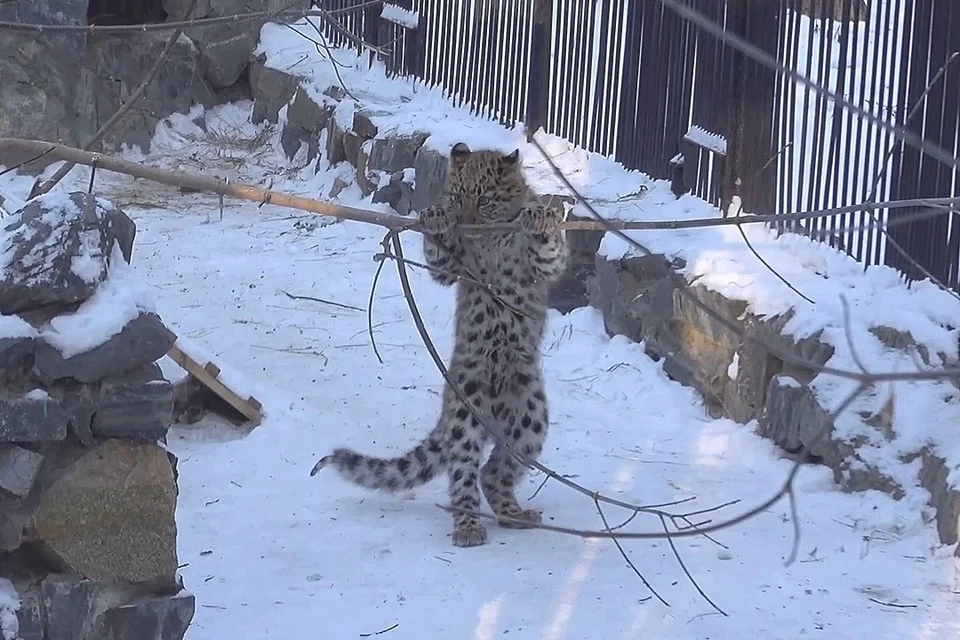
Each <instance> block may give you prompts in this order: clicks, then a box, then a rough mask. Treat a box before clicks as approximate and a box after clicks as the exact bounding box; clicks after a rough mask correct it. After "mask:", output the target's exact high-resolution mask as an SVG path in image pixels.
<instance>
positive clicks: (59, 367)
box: [34, 313, 177, 384]
mask: <svg viewBox="0 0 960 640" xmlns="http://www.w3.org/2000/svg"><path fill="white" fill-rule="evenodd" d="M176 339H177V338H176V336H175V335H174V334H173V333H172V332H171V331H170V330H169V329H167V328H166V327H165V326H164V324H163V321H161V320H160V317H159V316H158V315H157V314H155V313H141V314H140V315H139V316H137V317H136V318H134V319H133V320H131V321H130V322H128V323H127V324H126V326H124V327H123V329H122V330H121V331H120V333H118V334H116V335H114V336H113V337H111V338H110V339H108V340H107V341H106V342H104V343H102V344H100V345H98V346H96V347H93V348H92V349H89V350H87V351H84V352H82V353H78V354H74V355H70V356H69V357H65V356H64V355H63V353H62V352H61V351H60V350H59V349H57V348H56V347H54V346H52V345H50V344H47V343H46V342H44V343H41V344H40V345H39V346H38V347H37V350H36V357H35V359H34V370H35V373H36V376H37V377H38V378H39V379H40V380H41V381H42V382H44V384H51V383H53V382H55V381H57V380H60V379H63V378H70V379H73V380H76V381H78V382H85V383H91V382H99V381H100V380H103V379H104V378H106V377H108V376H112V375H120V374H123V373H126V372H128V371H131V370H133V369H136V368H137V367H142V366H144V365H148V364H150V363H151V362H155V361H157V360H159V359H160V358H162V357H163V356H164V355H166V353H167V352H168V351H170V347H172V346H173V343H174V342H176Z"/></svg>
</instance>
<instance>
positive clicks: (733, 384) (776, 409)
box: [251, 25, 960, 544]
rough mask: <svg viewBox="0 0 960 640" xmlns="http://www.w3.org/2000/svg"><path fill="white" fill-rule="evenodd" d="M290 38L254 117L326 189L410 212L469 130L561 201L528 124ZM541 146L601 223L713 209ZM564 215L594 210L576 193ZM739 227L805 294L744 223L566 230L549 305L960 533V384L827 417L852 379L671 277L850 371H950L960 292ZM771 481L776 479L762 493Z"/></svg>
mask: <svg viewBox="0 0 960 640" xmlns="http://www.w3.org/2000/svg"><path fill="white" fill-rule="evenodd" d="M283 34H284V32H283V29H282V28H281V27H278V26H276V25H266V26H265V27H264V30H263V32H262V35H261V44H260V46H259V48H258V50H257V51H256V52H255V55H257V56H258V59H257V60H256V61H255V62H254V63H253V65H252V67H251V69H252V74H251V82H252V84H253V86H252V89H253V95H254V97H255V105H254V117H255V118H257V119H259V120H260V121H262V120H270V121H271V122H275V123H277V124H278V125H279V126H280V127H282V129H283V132H284V135H283V138H284V146H285V149H286V151H287V153H288V155H290V156H291V157H300V158H301V159H303V160H304V161H312V162H316V163H317V164H316V166H317V170H322V169H324V168H327V167H330V166H336V167H337V168H338V171H340V175H342V176H347V179H344V178H339V179H338V180H337V181H336V184H335V186H334V188H333V189H332V190H331V192H330V193H329V194H322V195H325V196H329V197H331V198H336V197H337V195H338V194H339V193H340V192H342V191H343V190H344V189H347V188H352V187H353V186H354V185H355V186H356V187H358V188H359V189H360V190H361V192H362V193H363V194H364V195H367V196H369V197H370V198H371V200H370V202H371V206H381V207H383V208H385V209H387V208H393V209H395V210H396V211H398V212H399V213H402V214H406V213H408V212H411V211H416V210H418V209H420V208H422V207H424V206H426V205H429V204H432V203H434V202H436V200H437V198H438V197H439V194H440V189H441V185H442V181H443V175H444V171H445V170H446V162H447V153H448V151H449V149H450V148H451V147H452V145H453V144H454V143H456V142H459V141H464V142H466V143H467V144H468V145H470V146H471V147H474V148H484V147H485V148H498V149H503V150H505V151H509V150H513V149H515V148H519V149H520V151H521V158H522V162H523V167H524V171H525V172H526V174H527V176H528V179H529V181H530V182H531V184H532V185H533V186H534V188H535V189H537V190H538V191H539V193H541V194H544V197H553V198H557V197H563V198H564V199H567V200H568V201H569V198H568V194H566V192H565V189H564V187H563V186H562V185H561V184H560V183H559V182H558V181H557V180H556V178H555V177H554V175H553V173H552V170H551V169H550V167H549V166H548V165H547V164H546V163H545V162H543V161H542V159H541V157H540V154H539V152H538V151H537V149H536V148H535V147H534V146H532V145H530V144H528V143H527V141H526V138H525V134H524V131H523V129H522V127H519V126H518V127H515V128H513V129H509V130H508V129H505V128H503V127H501V126H500V125H499V124H497V123H495V122H492V121H490V120H486V119H483V118H480V117H478V116H475V115H473V114H471V113H470V112H469V110H468V109H467V108H465V107H457V106H454V105H453V104H452V103H451V102H450V101H449V100H447V99H446V98H445V97H444V96H443V95H442V93H441V92H440V91H439V90H438V89H436V88H428V87H424V86H423V85H414V84H413V83H411V82H409V81H406V80H403V79H400V78H387V77H386V76H385V75H384V74H383V70H382V68H380V67H377V66H374V67H373V69H372V70H368V67H367V64H366V59H365V58H363V59H358V58H357V57H356V55H355V54H354V53H352V52H349V51H339V52H336V56H337V58H338V62H339V63H340V64H339V65H338V71H339V77H338V76H337V75H336V74H335V73H334V70H333V66H332V65H331V64H330V63H329V62H328V61H326V60H317V59H316V58H315V57H312V56H311V48H310V47H311V45H310V44H309V43H308V42H306V41H304V43H303V45H302V49H301V48H299V47H298V46H296V45H295V46H291V44H290V41H289V40H288V39H285V38H283ZM341 81H342V83H343V85H346V86H348V87H349V89H350V92H349V93H350V95H348V94H347V92H346V91H345V90H344V89H343V88H342V84H341ZM355 98H356V99H355ZM397 105H403V108H402V109H399V108H397ZM538 142H540V144H541V145H542V146H543V147H544V148H545V149H546V150H547V152H548V153H550V154H551V156H552V157H553V158H554V161H555V162H556V163H557V164H558V165H559V167H560V168H561V169H562V170H563V171H564V173H565V175H566V176H567V177H568V178H569V180H570V181H571V182H572V183H573V184H574V185H575V186H576V187H577V188H578V190H580V192H581V193H582V194H583V196H584V197H586V198H587V199H588V200H589V201H590V202H591V203H592V205H593V206H594V207H595V208H596V209H597V210H598V211H599V212H600V213H601V214H602V215H604V216H606V217H609V218H612V219H618V218H619V219H640V220H651V219H656V220H666V219H690V218H709V217H718V216H719V215H720V212H719V211H718V210H717V209H716V208H715V207H713V206H712V205H710V204H708V203H706V202H704V201H703V200H700V199H697V198H694V197H692V196H690V195H685V196H682V197H680V198H677V197H676V196H674V195H673V194H672V193H671V191H670V184H669V183H668V182H665V181H652V180H650V179H649V178H648V177H647V176H645V175H643V174H640V173H638V172H634V171H627V170H626V169H624V168H623V167H622V166H621V165H619V164H618V163H616V162H614V161H613V160H612V159H610V158H604V157H601V156H599V155H597V154H591V153H587V152H585V151H583V150H582V149H578V148H575V147H573V146H572V145H571V144H569V143H568V142H566V141H564V140H560V139H557V138H554V137H551V136H546V135H542V133H541V134H538ZM348 166H349V171H348V172H347V171H344V167H348ZM549 194H554V195H549ZM556 194H564V195H563V196H557V195H556ZM568 209H569V212H570V214H571V215H578V216H587V212H586V211H585V210H584V208H583V206H582V205H575V206H573V207H572V208H569V207H568ZM745 229H746V234H747V237H748V239H749V240H750V243H751V244H752V245H753V247H754V248H755V249H756V250H757V251H758V252H759V254H760V255H761V256H763V258H764V259H765V260H766V261H767V262H768V263H769V264H770V265H772V267H773V268H774V269H776V270H777V271H778V272H779V273H780V274H781V275H782V276H783V277H785V278H786V279H787V280H789V281H790V282H791V283H792V284H793V285H794V286H795V287H796V288H797V289H798V290H799V291H800V292H802V293H803V294H804V295H806V296H807V297H809V298H810V299H811V300H813V301H814V302H813V303H811V302H808V301H806V300H804V299H803V298H802V297H801V296H799V295H798V294H797V293H795V292H794V291H791V290H790V288H788V287H787V286H786V285H784V284H783V282H782V281H781V280H780V279H779V278H777V276H776V275H774V274H773V273H771V272H770V271H769V270H768V269H767V268H766V267H765V266H764V265H763V264H762V263H761V262H760V261H759V260H758V259H757V257H756V256H755V255H753V254H752V253H751V252H750V250H749V249H748V247H747V246H746V245H745V243H744V241H743V238H742V236H741V235H740V232H739V231H738V230H737V229H736V228H735V227H713V228H709V229H693V230H683V231H661V232H654V231H648V232H631V234H632V235H633V236H634V237H635V238H636V239H637V240H638V241H640V242H641V243H642V244H643V245H645V246H646V247H649V248H650V249H651V251H653V252H654V253H655V254H656V255H652V256H642V255H639V254H638V253H637V252H636V251H635V250H634V249H632V248H631V247H630V246H629V245H627V244H626V243H624V242H623V241H622V240H619V239H618V238H616V237H614V236H612V235H609V234H606V235H605V234H603V233H601V232H571V233H569V234H568V237H569V238H570V240H571V243H572V245H573V250H574V260H573V266H572V267H571V272H570V273H569V274H568V275H567V278H566V280H565V282H564V283H562V285H561V286H560V288H559V291H558V294H557V296H555V298H554V300H553V303H554V306H555V307H556V308H558V309H560V310H561V311H566V310H568V309H570V308H572V307H574V306H578V305H584V304H592V305H594V306H596V307H598V308H600V309H601V310H602V311H603V313H604V318H605V321H606V325H607V329H608V331H609V332H610V333H612V334H614V333H616V334H623V335H626V336H629V337H631V338H633V339H634V340H638V341H643V342H644V345H645V347H646V349H647V351H648V353H649V354H650V355H651V356H652V357H655V358H658V359H662V360H663V366H664V369H665V371H666V372H667V373H668V374H669V375H671V376H672V377H674V378H676V379H677V380H679V381H681V382H683V383H685V384H688V385H690V386H693V387H695V388H697V389H698V390H699V391H700V392H701V393H702V396H703V398H704V403H705V404H706V406H707V407H708V408H709V409H710V411H711V412H712V413H713V414H715V415H718V416H727V417H729V418H732V419H734V420H736V421H739V422H742V423H744V424H745V425H746V426H747V427H748V428H752V429H754V430H755V431H756V432H757V433H759V434H762V435H764V436H766V437H769V438H771V439H772V440H773V441H775V442H776V443H777V444H779V445H780V446H782V447H783V448H784V449H786V450H787V451H796V450H798V449H799V448H800V447H801V446H802V445H804V444H810V443H811V442H812V439H813V438H814V437H815V435H816V434H817V433H819V432H820V431H822V430H823V429H827V430H829V433H830V437H829V438H826V439H823V440H822V441H821V442H819V443H817V444H816V446H815V447H813V452H812V453H813V457H814V460H818V461H819V462H822V463H823V464H825V465H828V466H829V467H830V468H831V469H833V471H834V475H835V478H836V480H837V482H838V483H839V484H840V485H841V486H842V487H844V488H845V489H847V490H851V491H861V490H871V489H874V490H880V491H884V492H887V493H890V494H891V495H893V496H894V497H895V498H898V499H900V500H902V501H903V502H904V503H905V508H906V509H909V510H911V511H913V512H921V511H922V512H925V513H927V514H928V515H929V518H930V519H931V520H933V519H935V520H936V522H937V527H938V531H939V535H940V540H941V541H942V542H943V543H944V544H956V543H957V541H958V533H957V531H958V514H960V491H958V489H960V440H958V439H957V438H956V425H958V424H960V401H958V400H960V394H958V390H957V387H956V386H955V385H954V384H952V383H951V382H949V381H925V382H898V383H895V384H887V385H880V386H877V387H876V388H874V389H871V390H870V391H869V392H868V393H866V394H864V395H862V396H861V397H860V398H859V399H858V400H857V402H855V403H854V404H853V405H852V406H851V407H850V408H849V409H848V410H847V411H845V412H844V413H843V414H842V415H840V416H839V418H838V419H837V420H836V421H833V423H832V424H831V421H830V420H829V414H830V412H831V411H832V410H833V409H834V408H835V407H837V405H838V404H839V403H840V402H841V400H842V399H843V398H844V397H845V396H846V395H847V394H848V393H849V392H850V391H851V390H852V389H853V388H854V387H855V385H856V383H854V382H852V381H849V380H844V379H841V378H837V377H834V376H828V375H824V374H820V375H811V374H810V373H808V372H807V371H803V370H800V369H797V368H796V367H791V366H790V364H789V363H784V362H783V361H782V360H781V359H780V358H778V357H776V355H774V354H772V353H770V352H769V351H768V350H766V349H764V348H762V347H759V346H757V345H756V344H755V343H753V342H750V341H744V340H742V339H741V338H740V337H738V335H737V334H735V333H732V332H730V331H729V330H727V329H725V328H724V327H722V326H720V325H718V323H716V322H715V321H714V320H713V319H711V318H710V317H709V316H707V315H706V314H704V313H703V312H702V311H701V310H700V309H699V308H698V307H697V306H695V305H693V304H691V303H690V301H689V300H687V299H686V298H685V297H684V296H682V295H680V292H679V291H678V290H677V283H678V281H679V282H681V283H685V284H683V288H689V289H691V292H692V293H694V294H695V295H697V296H698V297H699V298H700V299H701V300H703V301H705V302H707V303H709V304H711V305H712V306H713V307H714V308H716V309H718V310H719V311H721V312H722V313H724V315H725V316H726V317H728V318H731V319H735V320H736V322H737V323H738V325H739V328H740V331H742V332H743V333H744V334H745V335H748V336H749V335H761V336H763V337H764V338H765V339H766V340H767V341H768V342H770V343H774V344H777V345H779V346H780V347H781V348H783V349H785V350H787V351H789V352H791V353H794V354H796V355H799V356H801V357H803V358H804V359H806V360H808V361H811V362H812V363H814V364H815V365H816V364H826V365H829V366H830V367H833V368H836V369H844V370H848V371H857V370H858V369H857V359H858V358H859V360H860V361H862V362H863V363H864V365H865V366H866V367H867V368H868V369H869V370H871V371H874V372H889V371H913V370H916V368H917V367H920V368H923V369H933V370H936V369H938V368H942V367H948V366H954V365H955V364H956V363H957V361H958V330H957V329H956V328H955V324H957V323H958V320H957V319H958V318H960V302H958V300H957V299H956V298H955V297H953V296H952V295H950V294H948V293H945V292H942V291H940V290H938V289H937V288H936V287H934V286H933V285H931V284H930V283H914V284H912V285H911V286H909V287H908V286H907V284H906V283H905V282H904V280H903V278H902V276H901V274H899V273H898V272H897V271H895V270H893V269H890V268H888V267H882V266H881V267H870V268H868V269H867V270H866V271H864V269H863V266H862V265H861V264H859V263H857V262H855V261H854V260H853V259H851V258H849V257H848V256H846V255H845V254H843V253H840V252H839V251H836V250H834V249H832V248H830V247H829V246H827V245H825V244H822V243H818V242H814V241H812V240H809V239H807V238H805V237H802V236H797V235H790V234H787V235H782V236H779V237H778V236H777V234H776V233H775V232H773V231H771V230H769V229H766V228H764V227H762V226H760V225H752V226H747V227H745ZM677 276H680V277H679V278H677ZM844 298H845V299H846V301H847V303H848V304H849V309H850V313H849V323H848V322H847V320H846V317H845V314H844V310H843V309H844V307H843V302H842V300H843V299H844ZM676 426H677V428H678V429H682V428H683V425H676ZM777 482H779V480H771V487H770V488H771V489H772V488H774V486H775V485H776V484H777Z"/></svg>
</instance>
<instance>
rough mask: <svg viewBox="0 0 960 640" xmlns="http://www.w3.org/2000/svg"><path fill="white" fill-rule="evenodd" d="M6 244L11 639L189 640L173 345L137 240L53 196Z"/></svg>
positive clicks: (113, 220)
mask: <svg viewBox="0 0 960 640" xmlns="http://www.w3.org/2000/svg"><path fill="white" fill-rule="evenodd" d="M5 223H6V224H5V226H4V228H3V230H2V231H0V621H5V625H4V626H3V628H0V637H4V634H7V635H11V636H12V637H14V638H21V639H23V640H59V639H61V638H63V639H66V638H71V639H93V638H96V639H98V640H113V639H116V640H126V639H131V640H132V639H134V638H137V639H141V638H150V639H162V640H180V639H181V638H182V637H183V635H184V634H185V632H186V629H187V626H188V625H189V624H190V621H191V620H192V618H193V614H194V606H195V605H194V598H193V596H192V595H190V594H189V593H187V592H186V591H184V590H183V586H182V584H181V582H180V580H179V578H178V576H177V566H178V562H177V550H176V532H177V530H176V522H175V519H174V514H175V509H176V500H177V477H176V458H175V457H174V456H173V455H172V454H171V453H169V452H168V451H167V450H166V449H165V448H164V447H163V446H162V445H161V444H159V441H162V440H163V439H164V438H165V436H166V432H167V429H168V428H169V426H170V424H171V422H172V418H173V390H172V387H171V384H170V383H169V382H168V381H167V380H165V379H164V378H163V375H162V374H161V372H160V368H159V366H158V365H157V364H156V361H157V360H159V359H160V358H162V357H163V356H164V355H165V354H166V353H167V351H168V350H169V349H170V347H171V346H172V345H173V343H174V341H175V339H176V338H175V336H174V335H173V334H172V333H171V332H170V331H169V330H168V329H167V328H166V327H165V326H164V325H163V322H161V320H160V318H159V316H158V315H157V314H156V312H155V310H154V309H153V306H152V302H151V295H150V292H149V290H148V289H147V288H146V287H145V286H144V285H143V283H142V282H140V280H139V279H138V278H137V277H136V275H135V274H134V273H133V270H132V268H131V267H130V265H129V264H128V263H129V261H130V259H131V254H132V250H133V241H134V236H135V233H136V227H135V225H134V223H133V221H132V220H130V218H128V217H127V216H126V215H125V214H124V213H123V212H122V211H121V210H120V209H118V208H116V207H115V206H113V204H112V203H110V202H109V201H106V200H104V199H102V198H98V197H96V196H94V195H91V194H85V193H71V194H69V195H66V194H62V193H51V194H48V195H46V196H43V197H41V198H37V199H35V200H33V201H31V202H29V203H28V204H27V205H26V206H24V207H23V208H22V209H21V210H20V211H18V212H17V213H16V214H15V215H14V216H12V217H10V218H8V219H7V220H6V221H5Z"/></svg>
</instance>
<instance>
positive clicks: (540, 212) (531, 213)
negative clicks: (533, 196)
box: [520, 205, 563, 233]
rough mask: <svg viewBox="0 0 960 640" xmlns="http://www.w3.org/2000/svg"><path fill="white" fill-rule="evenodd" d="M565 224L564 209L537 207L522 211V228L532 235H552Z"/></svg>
mask: <svg viewBox="0 0 960 640" xmlns="http://www.w3.org/2000/svg"><path fill="white" fill-rule="evenodd" d="M562 224H563V209H557V208H555V207H545V206H543V205H537V206H534V207H524V208H523V209H521V210H520V226H522V227H523V228H524V229H526V230H527V231H530V232H532V233H552V232H554V231H557V230H558V229H559V228H560V225H562Z"/></svg>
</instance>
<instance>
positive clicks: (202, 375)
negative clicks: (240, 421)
mask: <svg viewBox="0 0 960 640" xmlns="http://www.w3.org/2000/svg"><path fill="white" fill-rule="evenodd" d="M167 355H168V356H170V358H171V359H172V360H173V361H174V362H176V363H177V364H178V365H180V366H181V367H182V368H183V369H184V371H186V372H187V373H189V374H190V375H192V376H193V377H194V378H196V379H197V380H199V381H200V382H201V383H203V385H204V386H206V387H207V388H208V389H210V390H211V391H213V392H214V393H215V394H217V395H218V396H220V397H221V398H223V400H224V401H225V402H227V404H229V405H230V406H231V407H233V408H234V409H236V410H237V411H239V412H240V413H241V414H243V416H244V417H245V418H247V419H248V420H249V421H250V426H252V427H256V426H258V425H259V424H260V421H261V420H262V419H263V415H262V413H261V409H262V407H263V405H261V404H260V402H258V401H257V400H256V399H255V398H253V397H250V398H249V399H247V400H244V399H243V398H241V397H240V396H238V395H237V394H236V393H234V392H233V391H232V390H231V389H229V388H228V387H227V386H226V385H225V384H223V383H222V382H220V381H219V380H218V379H217V378H216V377H215V376H214V375H212V374H211V371H209V370H208V369H207V368H206V367H204V366H202V365H201V364H200V363H199V362H197V361H196V360H194V359H193V358H191V357H190V356H189V355H187V354H186V353H184V352H183V351H182V350H181V349H180V347H178V346H177V345H176V344H175V345H173V346H172V347H171V348H170V351H168V352H167ZM208 366H209V367H211V368H212V369H214V370H216V372H217V374H219V373H220V370H219V369H218V368H217V367H216V366H215V365H210V364H208Z"/></svg>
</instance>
